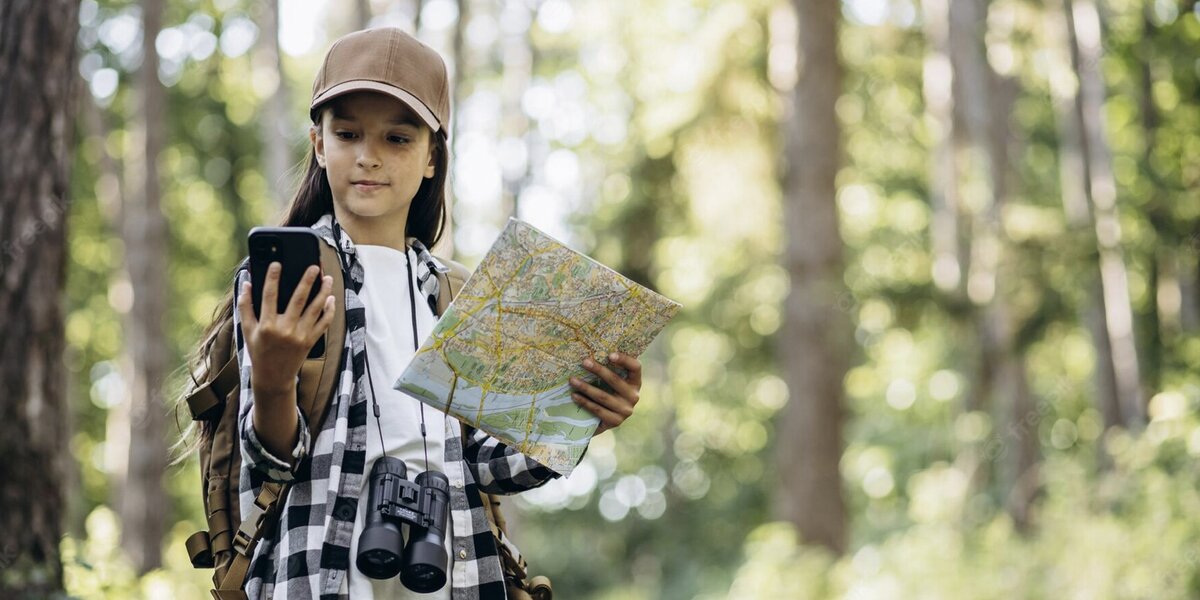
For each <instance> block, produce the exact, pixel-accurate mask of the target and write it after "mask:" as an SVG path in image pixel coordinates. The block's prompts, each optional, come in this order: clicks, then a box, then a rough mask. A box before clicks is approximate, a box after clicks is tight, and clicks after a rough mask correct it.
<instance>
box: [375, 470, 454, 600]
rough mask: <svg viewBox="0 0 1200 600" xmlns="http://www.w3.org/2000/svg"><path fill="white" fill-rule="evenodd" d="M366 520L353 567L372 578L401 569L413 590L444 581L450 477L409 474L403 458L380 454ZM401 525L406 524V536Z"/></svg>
mask: <svg viewBox="0 0 1200 600" xmlns="http://www.w3.org/2000/svg"><path fill="white" fill-rule="evenodd" d="M367 499H368V502H369V504H368V505H367V523H366V526H365V527H364V528H363V532H362V536H361V537H360V538H359V540H358V556H357V557H356V558H355V564H356V565H357V566H358V570H359V571H362V573H363V574H364V575H366V576H367V577H370V578H372V579H390V578H392V577H395V576H396V574H397V573H399V574H400V582H401V583H403V584H404V587H406V588H408V589H410V590H412V591H414V592H418V593H422V594H425V593H429V592H433V591H437V590H439V589H441V588H442V586H443V585H445V584H446V550H445V541H444V540H445V537H446V515H447V512H448V511H449V508H450V480H449V479H447V478H446V475H445V474H444V473H439V472H437V471H425V472H423V473H421V474H419V475H417V477H416V481H415V483H414V482H412V481H409V480H408V468H407V467H406V466H405V465H404V461H402V460H400V459H398V458H395V457H391V456H382V457H380V458H379V459H378V460H376V461H375V464H374V465H373V466H372V467H371V478H370V481H369V487H368V493H367ZM403 525H408V541H407V543H406V542H405V536H404V532H403V530H402V526H403Z"/></svg>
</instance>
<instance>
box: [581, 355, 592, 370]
mask: <svg viewBox="0 0 1200 600" xmlns="http://www.w3.org/2000/svg"><path fill="white" fill-rule="evenodd" d="M583 366H585V367H587V368H589V369H590V368H592V359H590V358H585V359H583Z"/></svg>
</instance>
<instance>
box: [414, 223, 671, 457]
mask: <svg viewBox="0 0 1200 600" xmlns="http://www.w3.org/2000/svg"><path fill="white" fill-rule="evenodd" d="M678 311H679V304H678V303H675V302H673V301H671V300H669V299H667V298H664V297H663V296H661V295H659V294H656V293H654V292H652V291H650V290H648V289H646V288H644V287H642V286H640V285H638V284H636V283H634V282H633V281H630V280H629V279H627V278H625V277H623V276H622V275H620V274H619V273H617V272H615V271H613V270H612V269H609V268H608V267H606V266H604V265H602V264H600V263H598V262H596V261H594V260H592V259H591V258H588V257H587V256H584V255H583V254H580V253H578V252H576V251H574V250H571V249H570V248H568V247H566V246H565V245H563V244H561V243H559V242H558V241H556V240H554V239H552V238H551V237H550V236H547V235H546V234H544V233H542V232H541V231H538V230H537V229H535V228H534V227H533V226H531V225H529V224H528V223H525V222H523V221H519V220H516V219H510V220H509V222H508V226H507V227H505V229H504V231H503V232H502V233H501V234H500V237H499V239H497V240H496V243H495V244H493V245H492V248H491V249H490V250H489V251H488V253H487V255H486V256H484V257H483V261H482V262H481V263H480V264H479V267H478V268H476V269H475V272H474V273H473V274H471V278H470V279H468V280H467V283H466V284H465V285H464V286H463V289H462V291H460V292H459V293H458V295H457V296H456V297H455V299H454V302H453V303H451V305H450V307H449V308H448V309H447V310H446V314H444V315H442V318H441V319H440V320H439V321H438V322H437V325H435V326H434V329H433V333H432V334H430V336H429V337H428V338H427V339H426V340H425V343H424V344H423V345H422V346H421V348H420V350H418V351H417V354H416V356H415V357H414V358H413V360H412V362H411V363H409V365H408V368H407V369H405V371H404V373H403V374H401V375H400V379H398V380H397V381H396V383H395V386H394V387H395V388H396V389H398V390H401V391H404V392H406V393H408V394H409V395H411V396H413V397H415V398H417V399H418V400H420V401H421V402H424V403H426V404H428V405H430V406H432V407H434V408H437V409H438V410H442V411H445V412H446V413H448V414H450V415H451V416H454V417H456V418H458V419H459V420H460V421H462V422H463V423H466V424H468V425H471V426H472V427H477V428H479V429H482V430H484V431H486V432H488V433H489V434H491V435H492V436H494V437H496V438H498V439H500V440H501V441H503V442H504V443H506V444H509V445H510V446H513V447H514V448H516V449H517V450H519V451H521V452H522V453H524V454H525V455H526V456H528V457H530V458H533V459H534V460H536V461H538V462H539V463H541V464H543V465H546V466H547V467H549V468H551V469H553V470H555V471H557V472H558V473H561V474H563V475H568V474H570V472H571V470H572V469H574V468H575V465H576V464H578V463H579V459H580V458H581V457H582V456H583V451H584V449H586V448H587V445H588V442H589V441H590V440H591V438H592V433H593V432H594V431H595V429H596V426H597V425H598V424H599V420H598V419H597V418H596V417H595V416H593V415H592V414H591V413H589V412H587V411H586V410H584V409H582V408H580V407H579V406H578V405H576V404H575V402H574V401H573V400H572V399H571V391H572V390H571V386H570V384H569V383H568V380H569V379H570V378H571V377H572V376H575V377H579V378H581V379H583V380H585V381H587V382H589V383H592V384H593V385H599V386H602V384H599V383H598V382H597V379H598V378H597V377H596V376H595V375H593V374H592V373H591V372H589V371H586V370H584V369H583V367H582V366H581V363H582V362H583V359H584V358H587V357H592V358H593V359H594V360H596V361H598V362H600V363H601V364H607V363H608V358H607V357H608V355H609V353H611V352H622V353H625V354H630V355H634V356H637V355H639V354H641V353H642V351H644V350H645V349H646V346H647V345H649V344H650V341H651V340H653V339H654V337H655V336H656V335H658V332H659V331H661V330H662V328H663V327H664V326H665V325H666V324H667V321H669V320H671V317H673V316H675V313H676V312H678Z"/></svg>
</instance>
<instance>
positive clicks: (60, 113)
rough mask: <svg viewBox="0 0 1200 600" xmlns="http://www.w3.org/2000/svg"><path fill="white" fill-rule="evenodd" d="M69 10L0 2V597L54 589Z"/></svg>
mask: <svg viewBox="0 0 1200 600" xmlns="http://www.w3.org/2000/svg"><path fill="white" fill-rule="evenodd" d="M78 11H79V3H78V2H71V1H65V0H38V1H31V0H13V1H10V2H5V3H3V4H0V81H3V82H4V90H5V91H4V92H3V93H0V139H3V140H4V151H5V159H4V160H3V161H0V189H2V190H4V193H3V194H2V195H0V314H3V315H4V322H3V323H4V324H3V325H2V326H0V327H2V328H3V329H2V330H0V457H3V460H0V506H3V507H4V509H3V510H0V531H3V532H4V533H3V536H0V573H3V576H0V597H3V598H43V597H49V596H52V595H58V594H61V592H62V589H63V578H62V564H61V560H60V558H59V552H58V547H59V543H60V542H61V537H62V533H63V523H62V519H63V516H64V514H65V512H66V508H67V505H66V501H65V498H64V496H63V489H64V479H65V477H66V476H67V475H66V474H67V473H68V468H67V462H68V461H69V460H70V454H69V450H68V448H69V441H70V437H69V434H68V429H69V428H68V423H67V418H68V414H69V413H68V411H67V408H66V398H65V390H66V388H65V386H66V381H67V376H66V372H67V367H66V364H64V362H63V349H64V345H65V341H64V331H63V287H64V283H65V277H66V251H67V247H66V222H65V221H66V217H67V213H68V207H69V202H70V197H69V189H70V170H71V166H70V165H71V163H70V158H71V148H72V146H73V142H74V134H73V126H74V116H75V110H74V106H73V105H74V101H75V98H76V97H77V93H78V88H77V86H78V85H79V83H78V80H79V77H78V74H77V71H76V56H75V54H76V46H75V40H76V36H77V35H78V32H79V18H78Z"/></svg>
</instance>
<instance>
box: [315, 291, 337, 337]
mask: <svg viewBox="0 0 1200 600" xmlns="http://www.w3.org/2000/svg"><path fill="white" fill-rule="evenodd" d="M316 304H317V301H315V300H314V301H313V305H316ZM321 306H322V309H321V317H320V318H319V319H317V322H316V323H313V326H312V329H311V331H310V332H309V333H310V335H309V337H310V338H312V339H311V340H310V341H309V344H315V343H317V340H318V339H320V338H321V336H323V335H325V331H326V330H328V329H329V324H330V323H332V322H333V313H334V311H335V310H337V304H336V303H335V302H334V300H333V296H328V297H326V298H325V302H322V303H321Z"/></svg>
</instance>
